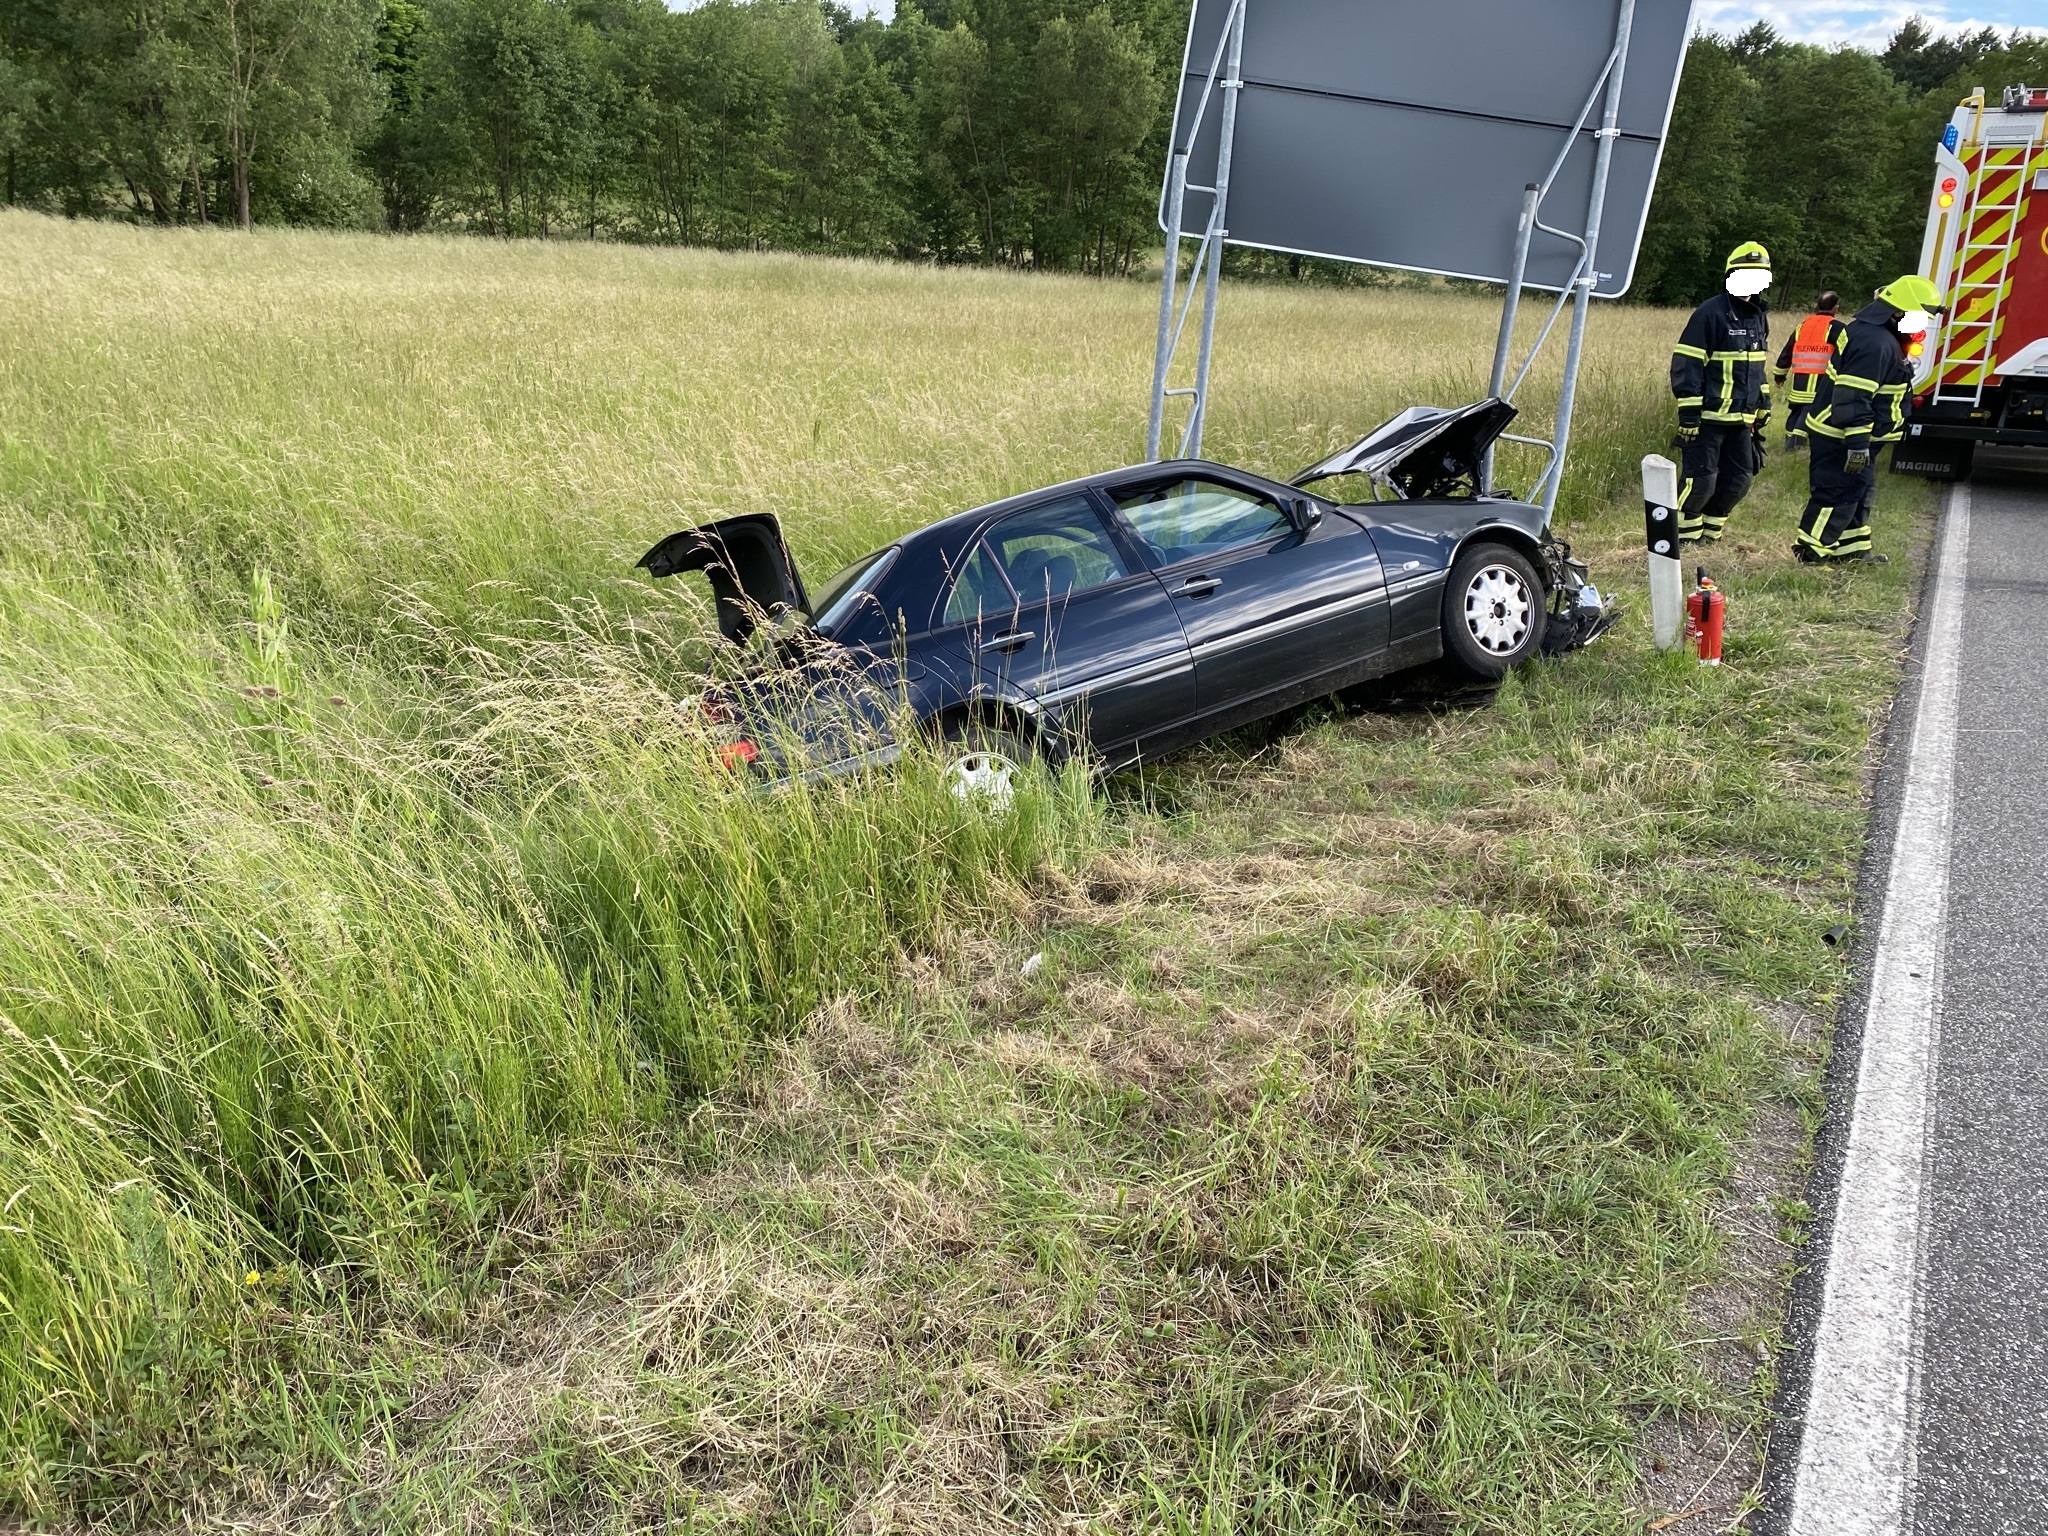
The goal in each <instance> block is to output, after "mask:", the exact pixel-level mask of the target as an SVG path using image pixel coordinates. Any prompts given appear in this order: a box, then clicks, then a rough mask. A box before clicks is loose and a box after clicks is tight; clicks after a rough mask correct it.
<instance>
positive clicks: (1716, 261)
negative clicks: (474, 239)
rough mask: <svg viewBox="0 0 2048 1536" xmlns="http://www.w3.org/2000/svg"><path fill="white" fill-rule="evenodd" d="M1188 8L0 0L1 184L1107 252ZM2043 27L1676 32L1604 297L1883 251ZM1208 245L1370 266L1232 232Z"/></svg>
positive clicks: (694, 240)
mask: <svg viewBox="0 0 2048 1536" xmlns="http://www.w3.org/2000/svg"><path fill="white" fill-rule="evenodd" d="M1186 18H1187V0H898V4H897V5H896V8H895V10H894V13H893V15H892V16H890V17H889V18H888V19H886V20H883V19H879V18H876V17H873V16H857V15H855V14H854V13H853V11H852V10H851V9H850V8H848V7H847V6H845V5H843V4H839V3H836V0H700V3H696V4H692V5H689V6H688V7H687V8H681V9H671V8H670V7H669V5H667V4H664V3H663V0H9V3H8V4H7V5H6V6H5V7H0V174H4V186H0V192H4V196H5V201H6V202H8V203H10V204H15V205H19V206H25V207H30V208H40V209H45V210H49V211H54V212H61V213H66V214H72V215H80V216H118V217H125V218H130V219H134V220H138V221H143V222H150V223H157V224H196V223H214V222H223V223H239V224H240V225H242V226H243V227H245V228H246V227H248V226H250V225H252V224H255V223H279V224H312V225H337V226H356V227H362V226H381V227H383V228H387V229H390V230H394V231H400V232H409V231H418V230H429V229H434V230H456V231H470V232H474V233H478V234H488V235H501V236H534V237H564V236H574V237H580V238H586V239H612V240H630V241H648V242H671V243H680V244H692V245H711V246H718V247H722V248H728V249H784V250H798V251H820V252H837V253H844V254H853V255H871V256H896V257H904V258H910V259H918V260H936V261H945V262H979V263H986V264H994V265H1007V266H1017V267H1034V268H1045V269H1050V270H1061V271H1080V272H1090V273H1098V274H1125V273H1129V272H1132V271H1133V270H1135V269H1137V268H1140V267H1143V266H1144V265H1146V264H1147V263H1148V262H1156V259H1157V254H1156V253H1157V240H1158V235H1157V230H1156V226H1155V223H1154V210H1155V207H1156V202H1157V197H1158V182H1159V174H1160V169H1161V162H1162V160H1163V157H1164V153H1165V138H1166V132H1167V126H1168V121H1169V119H1170V117H1171V115H1172V101H1173V85H1174V77H1175V74H1176V71H1177V69H1178V66H1179V63H1180V53H1181V47H1182V43H1183V40H1184V37H1185V31H1186V24H1187V20H1186ZM2023 79H2024V80H2029V81H2041V80H2048V41H2044V40H2042V39H2038V38H2035V39H2027V38H2022V37H2021V36H2019V35H2018V34H2017V33H2013V34H2008V35H2001V34H1999V33H1997V32H1994V31H1990V30H1982V31H1978V32H1975V33H1969V34H1962V35H1936V34H1935V33H1933V32H1932V30H1931V29H1930V28H1928V27H1927V26H1926V25H1925V24H1924V23H1921V22H1919V21H1917V20H1915V21H1909V22H1907V23H1906V24H1904V25H1903V26H1902V27H1900V29H1899V30H1898V32H1897V33H1896V35H1894V37H1893V38H1892V39H1891V42H1890V44H1889V46H1888V47H1887V48H1886V49H1885V50H1884V51H1882V52H1881V53H1872V52H1867V51H1861V50H1856V49H1849V48H1840V49H1827V48H1819V47H1815V46H1812V45H1808V44H1801V43H1795V42H1790V41H1788V40H1786V39H1784V38H1783V37H1781V36H1779V35H1778V34H1777V33H1775V32H1774V31H1772V30H1771V29H1770V28H1769V27H1767V26H1762V25H1759V26H1756V27H1753V28H1751V29H1750V30H1749V31H1747V32H1744V33H1743V34H1741V35H1740V36H1738V37H1733V38H1724V37H1714V36H1707V37H1700V38H1697V39H1695V40H1694V41H1693V42H1692V44H1691V46H1690V50H1689V53H1688V57H1687V60H1686V69H1685V75H1684V79H1683V81H1682V84H1681V86H1680V90H1679V96H1678V101H1677V104H1676V107H1675V109H1674V112H1673V118H1672V127H1671V139H1670V143H1669V146H1668V148H1667V150H1666V153H1665V157H1664V162H1663V168H1662V171H1661V173H1660V175H1659V179H1658V186H1657V194H1656V199H1655V202H1654V204H1653V207H1652V211H1651V217H1650V223H1649V228H1648V231H1647V234H1646V238H1645V242H1644V248H1643V254H1642V260H1641V263H1640V266H1639V269H1638V276H1637V282H1636V286H1635V290H1634V291H1635V295H1636V296H1637V297H1640V298H1644V299H1648V300H1653V301H1659V302H1673V303H1682V302H1688V301H1691V300H1694V299H1696V298H1698V297H1699V296H1700V295H1702V294H1704V293H1708V292H1712V291H1714V290H1715V289H1716V288H1717V287H1718V286H1719V281H1720V261H1721V257H1722V254H1723V253H1724V252H1725V251H1726V250H1727V249H1728V247H1730V246H1732V245H1733V244H1735V243H1736V242H1737V241H1738V240H1742V239H1750V238H1757V239H1762V240H1764V241H1765V242H1766V243H1767V244H1768V245H1769V246H1770V247H1771V249H1772V251H1773V253H1774V255H1775V256H1776V258H1777V263H1778V271H1779V274H1780V284H1779V287H1778V289H1777V293H1778V294H1779V295H1780V296H1781V302H1783V297H1782V296H1784V295H1787V294H1788V293H1796V294H1800V295H1801V296H1802V297H1803V290H1804V289H1805V288H1808V287H1815V286H1818V285H1822V284H1826V285H1830V286H1835V287H1838V288H1841V289H1842V290H1843V291H1844V292H1845V293H1854V292H1858V291H1862V290H1863V289H1865V288H1867V287H1870V286H1874V285H1875V284H1876V283H1877V282H1879V281H1881V280H1882V279H1883V278H1884V277H1886V276H1890V275H1893V274H1895V273H1896V272H1897V271H1898V270H1901V269H1903V268H1904V267H1905V266H1910V265H1911V263H1912V261H1913V259H1914V258H1915V257H1916V256H1917V254H1918V246H1919V231H1920V224H1921V218H1922V215H1923V213H1924V209H1925V203H1926V197H1927V187H1928V181H1929V177H1930V174H1931V165H1932V161H1931V156H1932V145H1933V143H1934V140H1935V138H1936V136H1937V135H1938V134H1939V132H1940V127H1941V123H1942V122H1943V120H1945V119H1946V117H1947V115H1948V112H1949V110H1950V108H1951V107H1952V106H1953V105H1954V102H1955V99H1956V97H1957V95H1958V94H1959V93H1960V91H1961V90H1962V89H1963V88H1964V87H1966V86H1967V85H1970V84H1978V83H1981V84H1984V85H1986V86H1989V87H1991V88H1992V89H1993V90H1996V89H1997V88H1999V87H2000V86H2003V85H2005V84H2008V83H2015V82H2018V81H2020V80H2023ZM1230 260H1231V263H1232V265H1233V267H1235V268H1237V269H1238V270H1240V271H1243V272H1245V273H1247V274H1250V273H1264V274H1272V275H1286V276H1291V277H1296V278H1308V279H1314V280H1320V281H1348V282H1377V281H1387V280H1389V279H1388V278H1387V277H1386V276H1385V275H1384V274H1379V273H1375V272H1373V271H1371V270H1369V269H1359V268H1344V267H1337V266H1334V265H1331V264H1320V263H1315V262H1305V261H1297V260H1291V259H1288V258H1276V257H1272V256H1270V255H1265V254H1262V253H1257V252H1248V251H1241V252H1232V253H1231V257H1230Z"/></svg>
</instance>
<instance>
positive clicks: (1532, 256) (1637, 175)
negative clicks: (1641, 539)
mask: <svg viewBox="0 0 2048 1536" xmlns="http://www.w3.org/2000/svg"><path fill="white" fill-rule="evenodd" d="M1229 11H1230V3H1229V0H1196V3H1195V8H1194V13H1193V15H1192V17H1191V18H1190V20H1189V27H1188V51H1187V57H1186V59H1185V60H1184V62H1183V64H1182V68H1181V94H1180V101H1179V103H1178V105H1177V107H1176V110H1175V117H1174V127H1173V135H1174V136H1173V145H1174V147H1175V148H1176V149H1178V148H1181V147H1185V138H1186V134H1187V130H1188V125H1189V124H1190V123H1191V122H1192V121H1193V120H1194V118H1195V115H1196V110H1197V108H1198V107H1199V106H1200V104H1201V96H1202V93H1203V91H1204V89H1205V88H1206V86H1207V84H1208V80H1209V77H1210V71H1211V69H1212V67H1213V61H1214V60H1215V58H1216V56H1217V46H1218V43H1219V42H1220V41H1221V39H1222V35H1223V28H1224V24H1225V21H1226V19H1227V17H1228V15H1229ZM1616 15H1617V5H1616V0H1246V11H1245V32H1244V70H1243V79H1244V89H1243V90H1242V92H1241V93H1240V95H1239V99H1238V109H1237V129H1236V133H1235V135H1234V142H1233V150H1232V163H1231V173H1230V207H1229V216H1228V224H1229V239H1230V243H1231V244H1233V245H1254V246H1263V247H1265V248H1267V249H1270V250H1277V251H1288V252H1292V253H1295V254H1299V255H1304V256H1327V257H1331V258H1334V259H1336V260H1339V261H1358V262H1367V263H1370V264H1373V265H1376V266H1389V267H1407V268H1411V269H1413V270H1415V271H1419V272H1439V273H1443V274H1445V275H1446V276H1450V277H1475V278H1484V279H1489V280H1492V281H1495V282H1505V281H1507V279H1508V277H1509V269H1510V264H1511V261H1512V258H1513V254H1514V242H1515V226H1516V222H1517V220H1518V219H1519V217H1520V214H1521V208H1522V189H1523V188H1524V187H1525V186H1527V185H1528V184H1529V183H1531V182H1541V181H1542V180H1543V179H1544V177H1545V176H1546V175H1547V174H1548V173H1549V171H1550V168H1551V165H1552V164H1553V162H1554V161H1555V160H1556V158H1557V155H1558V152H1559V151H1560V150H1561V149H1563V148H1564V146H1565V135H1566V134H1567V132H1569V131H1570V129H1571V128H1572V125H1573V123H1574V122H1575V121H1576V120H1577V119H1578V117H1579V114H1580V112H1581V109H1582V108H1584V107H1585V105H1586V102H1587V97H1588V95H1589V94H1590V92H1591V91H1592V89H1593V85H1594V82H1595V80H1596V79H1597V78H1598V76H1599V74H1600V70H1601V68H1602V66H1603V65H1604V64H1605V63H1606V60H1607V55H1608V53H1609V52H1610V51H1611V50H1612V49H1613V46H1614V33H1615V20H1616ZM1691 24H1692V3H1691V0H1637V3H1636V8H1635V19H1634V27H1633V31H1632V34H1631V42H1630V47H1629V56H1628V59H1627V61H1626V63H1627V67H1626V72H1625V74H1624V76H1623V88H1622V98H1621V112H1620V117H1619V129H1620V137H1619V139H1617V140H1616V142H1615V146H1614V158H1613V164H1612V167H1611V170H1610V173H1609V179H1608V186H1607V205H1606V216H1605V218H1604V220H1603V222H1602V225H1601V232H1600V246H1599V250H1598V252H1597V253H1596V257H1595V262H1594V268H1595V271H1596V272H1597V273H1598V274H1599V281H1598V283H1597V285H1596V286H1595V289H1594V291H1595V292H1596V293H1597V294H1599V295H1600V296H1601V297H1603V298H1612V297H1614V296H1616V295H1618V294H1620V293H1622V292H1624V291H1625V290H1626V289H1627V287H1628V284H1629V279H1630V278H1631V277H1632V276H1633V275H1634V271H1635V261H1636V251H1637V248H1638V247H1639V246H1640V245H1641V243H1642V233H1643V220H1644V218H1645V217H1646V215H1647V214H1648V211H1649V203H1650V191H1651V188H1652V186H1653V185H1654V184H1655V182H1656V179H1657V161H1658V157H1659V155H1660V154H1661V153H1662V149H1663V141H1664V133H1665V129H1666V127H1667V126H1668V124H1669V122H1670V117H1671V100H1672V96H1673V94H1674V92H1675V91H1676V89H1677V84H1678V70H1679V66H1680V64H1681V63H1682V62H1683V61H1684V57H1685V43H1686V38H1687V35H1688V33H1689V31H1690V28H1691ZM1221 119H1222V112H1221V111H1220V109H1219V104H1218V103H1217V102H1215V101H1213V100H1212V101H1211V102H1210V103H1209V106H1208V110H1207V111H1205V112H1202V113H1201V126H1200V131H1199V133H1198V135H1197V138H1196V142H1195V144H1194V146H1193V152H1192V154H1191V156H1190V159H1189V165H1188V180H1189V182H1190V186H1189V189H1188V192H1187V198H1186V202H1185V204H1184V213H1183V221H1184V223H1185V224H1186V225H1187V226H1188V227H1191V228H1200V227H1201V226H1202V225H1203V223H1204V222H1205V221H1206V220H1207V219H1208V217H1209V212H1210V203H1211V195H1210V194H1209V193H1207V192H1203V191H1198V190H1196V188H1197V187H1198V186H1206V185H1209V184H1210V183H1211V180H1212V177H1211V175H1210V173H1211V172H1212V171H1213V170H1214V168H1215V164H1216V141H1217V135H1218V131H1219V127H1220V123H1221ZM1598 127H1599V114H1598V111H1597V110H1596V111H1595V112H1594V113H1592V114H1591V115H1590V116H1589V117H1588V119H1587V121H1586V122H1585V124H1584V125H1583V126H1582V127H1581V128H1580V129H1579V131H1578V133H1577V134H1576V135H1575V136H1574V138H1573V140H1572V147H1571V151H1570V153H1569V155H1568V156H1567V158H1566V160H1565V163H1564V166H1563V168H1562V169H1561V170H1560V171H1559V172H1558V175H1557V179H1556V181H1555V183H1554V184H1553V186H1552V188H1551V192H1550V196H1549V198H1548V199H1547V200H1546V201H1545V204H1544V209H1543V216H1544V219H1545V221H1546V222H1549V223H1552V224H1557V225H1561V226H1562V227H1564V228H1569V229H1574V230H1576V229H1577V228H1579V227H1580V225H1581V224H1583V222H1584V218H1583V215H1584V212H1585V208H1586V199H1587V194H1588V192H1589V190H1590V184H1591V180H1592V174H1593V152H1594V134H1595V130H1597V129H1598ZM1161 222H1162V225H1163V224H1164V222H1165V221H1164V217H1163V210H1162V220H1161ZM1577 260H1578V250H1577V247H1576V246H1574V245H1572V244H1571V243H1570V242H1568V241H1565V240H1562V239H1558V238H1556V237H1553V236H1549V235H1545V234H1543V233H1542V232H1540V231H1539V232H1538V233H1537V235H1536V237H1535V240H1534V241H1533V243H1532V245H1531V247H1530V251H1529V269H1528V275H1527V279H1526V281H1527V282H1528V283H1529V284H1530V285H1531V286H1533V287H1539V288H1550V289H1559V288H1562V287H1563V286H1564V285H1566V284H1567V283H1569V282H1570V280H1571V277H1572V271H1573V267H1574V265H1575V264H1576V262H1577Z"/></svg>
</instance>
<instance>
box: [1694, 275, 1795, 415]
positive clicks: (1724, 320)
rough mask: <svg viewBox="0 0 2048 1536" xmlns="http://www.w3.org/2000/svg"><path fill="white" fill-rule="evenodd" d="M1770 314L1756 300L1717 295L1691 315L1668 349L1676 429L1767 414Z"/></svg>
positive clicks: (1769, 410)
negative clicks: (1676, 340) (1674, 400)
mask: <svg viewBox="0 0 2048 1536" xmlns="http://www.w3.org/2000/svg"><path fill="white" fill-rule="evenodd" d="M1770 341H1771V335H1770V312H1769V311H1768V310H1766V309H1765V308H1764V306H1763V304H1762V302H1761V301H1759V300H1755V299H1738V298H1736V297H1735V296H1734V295H1733V294H1730V293H1717V294H1715V295H1714V296H1713V297H1712V298H1711V299H1709V300H1707V302H1706V303H1704V304H1702V305H1701V306H1700V307H1699V308H1698V309H1696V310H1694V311H1693V312H1692V318H1691V319H1690V320H1688V321H1686V322H1685V330H1684V331H1683V332H1682V333H1681V334H1680V336H1679V338H1678V345H1677V346H1675V347H1673V348H1672V349H1671V393H1672V394H1673V395H1674V396H1675V397H1677V400H1678V421H1679V425H1680V426H1687V427H1696V426H1698V425H1699V424H1700V423H1701V422H1702V421H1742V422H1748V423H1750V424H1751V425H1753V426H1761V425H1762V424H1763V422H1764V421H1765V419H1766V418H1767V417H1769V415H1770V414H1771V378H1770V366H1771V350H1770Z"/></svg>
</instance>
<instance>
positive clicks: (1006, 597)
mask: <svg viewBox="0 0 2048 1536" xmlns="http://www.w3.org/2000/svg"><path fill="white" fill-rule="evenodd" d="M945 616H946V618H947V619H948V620H949V621H954V622H966V623H969V624H971V625H972V626H973V630H974V634H973V638H972V640H971V644H972V645H973V647H974V652H975V656H976V659H977V663H978V665H979V666H980V667H981V668H982V669H983V670H984V672H985V673H987V674H988V675H989V676H990V678H991V679H992V680H993V681H995V682H996V683H997V684H998V686H999V688H1000V690H1001V691H1003V692H1006V693H1012V694H1021V695H1024V696H1026V697H1028V698H1029V699H1031V700H1032V701H1033V702H1034V703H1035V704H1036V706H1037V707H1038V709H1039V710H1040V711H1041V712H1042V714H1043V716H1044V717H1045V718H1046V719H1048V720H1049V721H1052V722H1053V723H1055V724H1056V725H1057V726H1058V727H1059V728H1060V729H1062V730H1066V731H1073V732H1078V733H1081V734H1083V735H1085V738H1086V740H1087V741H1088V743H1089V744H1090V745H1091V746H1092V747H1093V748H1094V749H1095V750H1097V751H1099V752H1101V753H1103V754H1104V755H1105V756H1107V757H1109V758H1111V759H1112V760H1116V759H1120V758H1124V757H1128V756H1130V755H1131V754H1132V752H1134V751H1135V750H1137V749H1138V748H1140V747H1142V746H1143V744H1144V743H1145V741H1146V740H1147V738H1151V737H1154V736H1158V735H1160V734H1162V733H1165V732H1167V731H1169V730H1170V729H1171V728H1172V727H1174V726H1175V725H1177V724H1178V723H1180V722H1182V721H1184V720H1185V719H1186V718H1187V717H1188V716H1189V715H1191V714H1193V713H1194V708H1195V684H1194V667H1193V662H1192V659H1191V658H1190V656H1189V654H1188V642H1187V636H1186V634H1185V633H1184V632H1183V631H1182V629H1181V622H1180V618H1179V615H1178V612H1177V611H1176V609H1175V606H1174V603H1173V601H1172V599H1170V598H1169V597H1168V596H1167V595H1166V592H1165V589H1164V588H1162V587H1161V586H1160V584H1159V582H1158V580H1157V578H1156V577H1154V576H1153V574H1152V573H1151V572H1150V571H1148V570H1145V569H1144V568H1143V567H1142V566H1141V565H1140V564H1139V563H1138V562H1137V561H1135V560H1133V559H1131V558H1130V556H1129V555H1128V554H1127V553H1126V552H1125V551H1124V550H1123V549H1122V548H1120V547H1119V545H1118V543H1117V541H1116V540H1115V539H1114V538H1112V537H1111V535H1110V529H1109V524H1108V521H1107V519H1106V518H1105V516H1104V514H1103V510H1102V508H1101V506H1100V504H1099V503H1098V502H1097V501H1096V499H1095V498H1094V497H1093V496H1092V495H1090V494H1089V493H1087V492H1085V491H1082V492H1073V493H1067V494H1063V495H1061V496H1059V497H1057V498H1054V499H1052V500H1050V501H1046V502H1041V503H1040V504H1038V505H1037V506H1034V507H1027V508H1025V509H1023V510H1021V511H1018V512H1013V513H1011V514H1009V515H1008V516H1006V517H1004V518H1003V519H1002V520H1001V521H999V522H997V523H995V524H993V525H992V526H991V527H989V528H988V529H986V530H985V531H984V532H983V533H982V535H981V537H980V539H979V540H977V541H976V544H975V545H974V546H973V547H972V548H970V549H969V550H968V551H966V552H965V554H964V556H963V558H962V560H961V561H960V562H959V564H958V566H957V569H956V577H955V582H954V586H953V590H952V594H951V596H950V598H949V600H948V606H947V609H946V615H945Z"/></svg>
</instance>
